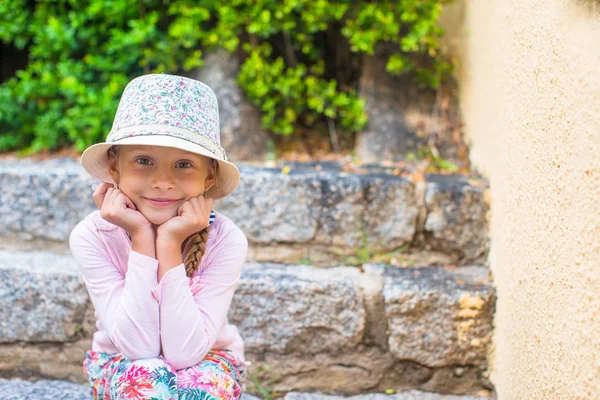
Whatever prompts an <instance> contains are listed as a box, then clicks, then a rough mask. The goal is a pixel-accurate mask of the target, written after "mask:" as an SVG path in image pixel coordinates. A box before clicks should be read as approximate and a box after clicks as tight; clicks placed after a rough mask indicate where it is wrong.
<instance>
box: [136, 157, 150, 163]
mask: <svg viewBox="0 0 600 400" xmlns="http://www.w3.org/2000/svg"><path fill="white" fill-rule="evenodd" d="M140 160H145V161H148V163H149V162H150V159H148V158H146V157H140V158H138V159H137V160H135V161H137V162H138V164H142V165H148V164H146V163H145V162H140Z"/></svg>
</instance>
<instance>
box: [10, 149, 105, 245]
mask: <svg viewBox="0 0 600 400" xmlns="http://www.w3.org/2000/svg"><path fill="white" fill-rule="evenodd" d="M93 181H94V180H93V179H92V178H91V177H90V176H89V175H88V174H87V172H85V170H84V169H83V167H81V166H80V165H79V163H77V162H76V160H74V159H71V158H59V159H54V160H48V161H43V162H34V161H32V160H30V159H24V160H19V161H1V162H0V187H1V188H2V193H0V236H2V235H8V234H14V235H18V236H19V237H20V238H21V239H32V238H44V239H51V240H65V239H66V238H68V235H69V233H70V232H71V230H72V229H73V227H74V226H75V225H76V224H77V222H79V221H80V220H82V219H83V218H85V216H86V215H88V214H89V213H90V212H92V211H93V210H94V209H97V207H96V204H95V203H94V199H93V198H92V193H93V190H92V189H91V185H92V183H93Z"/></svg>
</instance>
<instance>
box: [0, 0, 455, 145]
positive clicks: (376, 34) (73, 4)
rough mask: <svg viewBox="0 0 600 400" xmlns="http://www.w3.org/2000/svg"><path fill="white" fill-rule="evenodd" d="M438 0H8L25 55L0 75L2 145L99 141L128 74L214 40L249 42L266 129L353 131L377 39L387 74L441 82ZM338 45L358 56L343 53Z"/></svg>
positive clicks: (247, 53) (246, 51) (253, 89)
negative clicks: (367, 60) (385, 53)
mask: <svg viewBox="0 0 600 400" xmlns="http://www.w3.org/2000/svg"><path fill="white" fill-rule="evenodd" d="M441 1H442V0H399V1H398V0H396V1H380V2H358V1H348V0H346V1H344V0H286V1H284V2H280V1H272V0H271V1H270V0H254V1H249V0H233V1H229V2H214V1H203V0H198V1H196V2H189V1H183V0H172V1H169V0H135V1H134V0H112V1H108V0H87V1H78V0H38V1H32V0H29V1H26V0H11V1H5V2H0V40H1V41H2V42H4V43H5V44H8V45H12V46H15V47H16V48H18V49H21V50H23V51H26V52H27V53H28V55H29V62H28V64H27V67H26V68H25V69H23V70H19V71H17V73H16V74H15V76H14V77H12V78H11V79H9V80H8V81H6V82H4V83H3V84H2V85H0V151H6V150H12V149H24V153H30V152H37V151H39V150H41V149H44V148H48V149H55V148H58V147H60V146H63V145H66V144H71V143H72V144H74V145H75V147H76V148H77V149H78V150H80V151H81V150H83V149H85V148H86V147H87V146H89V145H90V144H92V143H96V142H98V141H102V140H103V139H104V137H105V135H106V133H107V132H108V131H109V130H110V127H111V123H112V118H113V116H114V113H115V111H116V107H117V104H118V99H119V96H120V94H121V93H122V91H123V89H124V86H125V85H126V84H127V82H128V81H129V80H130V79H131V78H133V77H135V76H138V75H141V74H144V73H151V72H165V73H169V72H171V73H177V72H180V71H189V70H191V69H193V68H197V67H201V66H202V65H203V60H202V56H203V54H204V53H206V52H210V51H214V50H215V49H216V48H217V47H223V48H225V49H227V50H228V51H230V52H238V53H239V54H241V58H242V61H243V62H242V65H241V69H240V72H239V77H238V83H239V84H240V86H241V87H242V89H243V90H244V92H245V93H246V95H247V96H248V98H249V99H250V100H251V101H252V102H253V103H254V104H256V105H257V106H258V107H259V108H260V110H261V111H262V121H263V125H264V127H265V128H266V129H269V130H271V131H273V132H276V133H279V134H290V133H292V132H293V131H294V129H295V128H296V127H297V126H299V125H303V126H313V125H314V124H315V123H318V122H322V121H325V120H326V119H328V118H329V119H332V120H333V121H335V122H336V123H338V124H339V125H341V126H342V127H343V128H344V130H345V131H347V132H356V131H358V130H360V129H361V128H362V127H363V126H364V124H365V122H366V120H367V116H366V114H365V112H364V101H363V100H362V99H359V98H358V96H357V93H356V90H355V88H356V84H357V76H358V74H359V73H360V71H359V69H360V57H361V56H362V55H363V54H373V51H374V48H375V45H376V44H377V43H381V42H391V43H396V44H397V48H398V50H397V51H396V52H395V53H394V54H392V56H391V57H390V58H389V60H388V63H387V70H388V72H389V73H390V74H394V75H400V74H410V75H411V76H413V77H414V78H415V79H416V81H417V82H419V83H420V84H421V85H424V86H428V87H432V88H436V87H438V86H439V84H440V82H441V81H442V80H443V79H444V77H445V76H447V73H448V72H449V71H450V70H451V67H452V66H451V64H450V63H449V62H448V61H447V60H445V59H444V58H443V57H442V56H441V54H440V52H439V42H438V39H439V37H440V36H441V35H442V30H441V28H440V27H439V26H438V25H437V20H438V16H439V14H440V11H441ZM331 43H335V46H332V45H331ZM340 43H341V44H340ZM340 54H341V55H343V56H344V57H346V58H345V59H346V60H350V61H351V62H349V63H347V64H348V65H342V66H340V65H339V64H340V63H339V62H338V63H337V64H336V57H339V56H340ZM343 68H346V69H347V71H340V69H343Z"/></svg>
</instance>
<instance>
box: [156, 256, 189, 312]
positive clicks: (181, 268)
mask: <svg viewBox="0 0 600 400" xmlns="http://www.w3.org/2000/svg"><path fill="white" fill-rule="evenodd" d="M186 277H187V275H186V273H185V265H184V264H183V263H181V264H179V265H178V266H176V267H173V268H171V269H170V270H168V271H167V272H165V274H164V275H163V277H162V279H161V280H160V282H159V283H158V285H156V286H154V287H153V288H152V290H151V292H152V296H154V298H155V299H156V301H158V304H160V300H161V293H162V286H163V284H164V283H167V284H168V283H169V282H170V281H173V280H177V279H182V278H186Z"/></svg>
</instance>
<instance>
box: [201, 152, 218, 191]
mask: <svg viewBox="0 0 600 400" xmlns="http://www.w3.org/2000/svg"><path fill="white" fill-rule="evenodd" d="M217 168H218V165H217V161H215V160H214V159H212V158H209V159H208V168H207V174H206V179H204V187H205V190H208V189H210V188H211V187H213V185H214V184H215V183H216V182H217Z"/></svg>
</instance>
